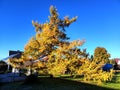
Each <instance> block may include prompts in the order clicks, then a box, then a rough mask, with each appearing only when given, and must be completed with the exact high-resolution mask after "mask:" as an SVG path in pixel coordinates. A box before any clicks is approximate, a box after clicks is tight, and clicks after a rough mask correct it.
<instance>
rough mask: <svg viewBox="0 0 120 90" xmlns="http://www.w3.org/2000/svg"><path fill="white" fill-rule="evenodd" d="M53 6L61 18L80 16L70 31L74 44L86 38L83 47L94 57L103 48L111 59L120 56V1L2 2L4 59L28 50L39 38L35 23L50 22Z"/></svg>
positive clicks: (0, 38) (0, 33) (1, 48)
mask: <svg viewBox="0 0 120 90" xmlns="http://www.w3.org/2000/svg"><path fill="white" fill-rule="evenodd" d="M50 5H54V6H55V7H56V8H57V10H58V13H59V15H60V16H59V17H61V18H63V17H64V16H65V15H68V16H70V17H71V18H72V17H74V16H78V19H77V21H76V22H74V23H73V24H72V25H71V26H70V27H69V28H66V30H67V32H66V33H67V34H68V36H69V37H70V38H71V39H70V41H72V40H76V39H81V40H82V39H85V40H86V42H85V44H84V45H83V46H82V47H81V48H87V52H89V53H90V54H93V52H94V49H95V48H96V47H98V46H101V47H105V48H106V49H107V50H108V52H109V53H110V54H111V58H116V57H120V41H119V38H120V35H119V34H120V0H0V59H2V58H5V57H7V56H8V52H9V50H22V51H23V50H24V46H25V44H26V43H27V41H28V40H29V39H30V38H31V36H34V35H35V28H34V27H33V26H32V23H31V21H32V20H34V21H38V22H39V23H44V22H46V20H48V16H49V7H50Z"/></svg>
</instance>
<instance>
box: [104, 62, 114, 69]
mask: <svg viewBox="0 0 120 90" xmlns="http://www.w3.org/2000/svg"><path fill="white" fill-rule="evenodd" d="M112 68H113V65H112V64H109V63H107V64H105V65H104V66H103V71H110V69H112Z"/></svg>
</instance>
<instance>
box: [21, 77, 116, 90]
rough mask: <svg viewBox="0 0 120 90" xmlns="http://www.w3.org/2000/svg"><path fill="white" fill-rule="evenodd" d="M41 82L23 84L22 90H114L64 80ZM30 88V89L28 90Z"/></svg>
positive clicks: (41, 78)
mask: <svg viewBox="0 0 120 90" xmlns="http://www.w3.org/2000/svg"><path fill="white" fill-rule="evenodd" d="M39 80H40V82H39V83H38V82H37V83H34V82H32V83H29V84H21V85H20V88H19V89H20V90H21V89H22V90H114V89H111V88H105V87H101V86H97V85H92V84H87V83H82V82H77V81H72V80H67V79H63V78H50V77H40V78H39ZM26 88H28V89H26Z"/></svg>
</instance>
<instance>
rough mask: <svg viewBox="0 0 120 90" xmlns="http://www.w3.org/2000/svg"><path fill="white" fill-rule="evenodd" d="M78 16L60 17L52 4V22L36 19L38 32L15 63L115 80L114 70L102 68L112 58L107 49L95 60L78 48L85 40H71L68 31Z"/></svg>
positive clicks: (86, 77)
mask: <svg viewBox="0 0 120 90" xmlns="http://www.w3.org/2000/svg"><path fill="white" fill-rule="evenodd" d="M76 19H77V17H73V18H71V19H70V18H69V17H68V16H65V17H64V18H63V19H61V18H59V14H58V12H57V10H56V8H55V7H53V6H51V7H50V16H49V21H47V22H45V23H43V24H40V23H38V22H35V21H32V24H33V26H34V27H35V31H36V35H35V36H33V37H32V38H31V39H30V40H29V41H28V43H27V44H26V45H25V48H24V53H23V55H22V57H21V58H20V59H19V60H16V59H15V60H13V61H11V62H13V63H14V64H13V66H16V67H22V66H23V67H24V68H31V69H32V70H37V71H38V72H40V73H44V74H52V75H53V76H56V75H63V74H70V75H81V76H83V78H84V80H95V81H101V82H102V81H108V80H111V78H112V71H111V72H110V73H108V72H104V71H102V68H101V67H102V66H103V64H104V63H105V62H106V61H107V60H108V59H109V54H107V51H106V50H105V49H104V48H102V49H101V48H97V49H96V50H95V53H94V57H93V59H92V60H91V58H89V57H88V55H89V54H88V53H86V50H85V49H84V50H80V49H79V48H78V46H82V45H83V44H84V42H85V41H84V40H75V41H71V42H70V41H69V37H67V34H66V33H65V31H66V28H67V27H69V26H70V25H71V24H72V23H73V22H75V21H76ZM18 61H19V62H18ZM104 61H105V62H104ZM16 62H18V63H17V64H16Z"/></svg>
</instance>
